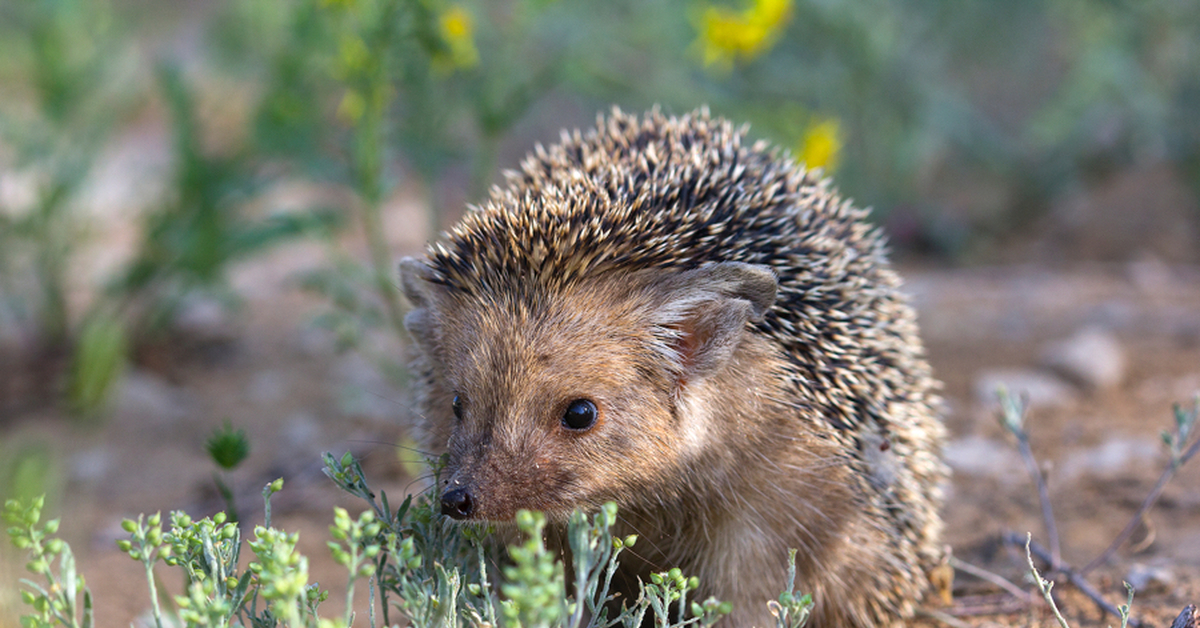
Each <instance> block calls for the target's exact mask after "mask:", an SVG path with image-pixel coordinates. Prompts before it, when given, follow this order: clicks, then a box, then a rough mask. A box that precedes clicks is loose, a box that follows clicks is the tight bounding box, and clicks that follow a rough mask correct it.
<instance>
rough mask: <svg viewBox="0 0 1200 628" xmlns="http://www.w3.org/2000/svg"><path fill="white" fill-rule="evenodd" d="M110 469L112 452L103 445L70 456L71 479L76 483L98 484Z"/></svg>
mask: <svg viewBox="0 0 1200 628" xmlns="http://www.w3.org/2000/svg"><path fill="white" fill-rule="evenodd" d="M111 468H112V452H111V451H109V450H108V448H107V447H105V446H103V445H102V446H99V447H93V448H91V449H85V450H83V451H80V452H76V453H75V454H73V455H72V456H71V479H72V480H74V481H76V482H99V481H101V480H103V479H104V477H105V476H106V475H108V471H109V469H111Z"/></svg>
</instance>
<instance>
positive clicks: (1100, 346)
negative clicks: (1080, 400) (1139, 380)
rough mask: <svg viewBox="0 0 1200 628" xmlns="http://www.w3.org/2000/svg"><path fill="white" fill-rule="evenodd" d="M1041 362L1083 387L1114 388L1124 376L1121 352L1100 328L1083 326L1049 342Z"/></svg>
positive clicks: (1122, 351)
mask: <svg viewBox="0 0 1200 628" xmlns="http://www.w3.org/2000/svg"><path fill="white" fill-rule="evenodd" d="M1042 364H1044V365H1045V366H1046V367H1047V368H1050V369H1052V370H1054V371H1055V372H1056V373H1059V374H1060V375H1062V376H1063V377H1065V378H1066V379H1068V380H1070V381H1071V382H1072V383H1074V384H1076V385H1078V386H1080V387H1081V388H1083V389H1085V390H1104V389H1109V388H1114V387H1116V386H1118V385H1120V383H1121V382H1122V381H1123V380H1124V379H1125V367H1126V359H1125V351H1124V349H1122V348H1121V343H1120V341H1118V340H1117V338H1116V337H1115V336H1113V335H1112V333H1110V332H1109V331H1107V330H1105V329H1103V328H1101V327H1084V328H1083V329H1080V330H1079V331H1077V332H1075V334H1074V335H1072V336H1071V337H1069V338H1065V339H1063V340H1059V341H1057V342H1053V343H1050V344H1049V345H1047V346H1046V348H1045V350H1044V351H1043V352H1042Z"/></svg>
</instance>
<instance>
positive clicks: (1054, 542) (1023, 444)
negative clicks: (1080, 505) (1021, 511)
mask: <svg viewBox="0 0 1200 628" xmlns="http://www.w3.org/2000/svg"><path fill="white" fill-rule="evenodd" d="M1017 443H1018V449H1019V450H1020V451H1021V458H1022V459H1024V460H1025V466H1026V468H1028V469H1029V475H1030V476H1032V477H1033V480H1034V483H1035V484H1037V492H1038V502H1039V503H1040V504H1041V506H1042V521H1043V523H1044V524H1045V526H1046V536H1047V537H1048V540H1049V543H1050V568H1051V569H1058V567H1059V565H1060V564H1061V563H1062V551H1061V549H1060V548H1059V543H1058V524H1056V523H1055V521H1054V508H1053V507H1052V506H1051V505H1050V489H1049V488H1048V487H1047V486H1046V476H1044V475H1042V471H1041V469H1039V468H1038V464H1037V459H1036V458H1034V457H1033V450H1032V449H1030V447H1029V436H1028V435H1027V434H1026V433H1025V431H1024V430H1022V431H1021V433H1020V434H1019V435H1018V437H1017Z"/></svg>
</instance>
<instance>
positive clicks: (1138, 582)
mask: <svg viewBox="0 0 1200 628" xmlns="http://www.w3.org/2000/svg"><path fill="white" fill-rule="evenodd" d="M1176 581H1177V578H1176V577H1175V572H1174V571H1172V570H1171V568H1170V567H1168V566H1166V565H1144V564H1141V563H1134V564H1133V565H1132V566H1130V568H1129V573H1127V574H1125V582H1128V583H1129V585H1130V586H1132V587H1133V590H1134V591H1135V592H1137V593H1138V594H1146V593H1168V592H1170V591H1171V590H1173V589H1174V588H1175V583H1176Z"/></svg>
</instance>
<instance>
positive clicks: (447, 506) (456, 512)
mask: <svg viewBox="0 0 1200 628" xmlns="http://www.w3.org/2000/svg"><path fill="white" fill-rule="evenodd" d="M474 510H475V503H474V501H473V500H472V499H471V492H470V491H468V490H467V489H466V488H465V487H463V488H454V489H450V490H448V491H446V492H445V493H442V514H443V515H446V516H447V517H450V518H451V519H457V520H459V521H461V520H463V519H467V518H469V517H470V516H471V513H472V512H474Z"/></svg>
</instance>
